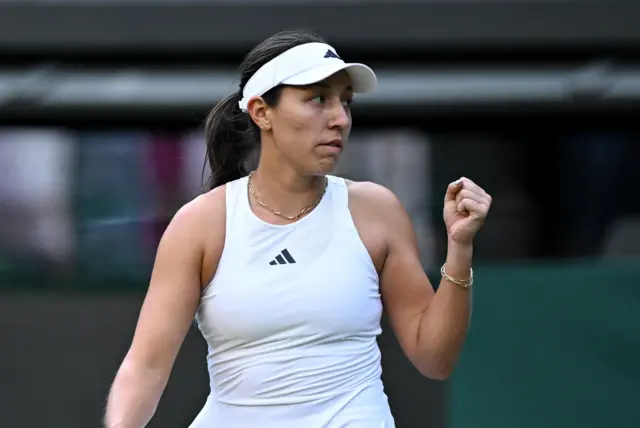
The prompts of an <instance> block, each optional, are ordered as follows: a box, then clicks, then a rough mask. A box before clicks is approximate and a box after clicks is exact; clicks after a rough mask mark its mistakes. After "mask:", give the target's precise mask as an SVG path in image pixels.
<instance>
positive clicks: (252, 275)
mask: <svg viewBox="0 0 640 428" xmlns="http://www.w3.org/2000/svg"><path fill="white" fill-rule="evenodd" d="M247 181H248V179H247V177H244V178H241V179H239V180H236V181H233V182H230V183H228V184H227V186H226V208H227V221H226V239H225V244H224V250H223V252H222V256H221V258H220V262H219V264H218V268H217V271H216V274H215V276H214V278H213V280H212V281H211V283H210V284H209V285H208V286H207V287H206V288H205V289H204V291H203V293H202V299H201V303H200V307H199V308H198V312H197V314H196V321H197V323H198V326H199V328H200V331H201V332H202V335H203V336H204V338H205V340H206V341H207V344H208V349H209V352H208V356H207V361H208V367H209V376H210V385H211V394H210V395H209V398H208V399H207V403H206V404H205V406H204V408H203V409H202V411H201V412H200V414H199V415H198V417H197V418H196V419H195V420H194V422H193V423H192V425H191V428H218V427H224V428H236V427H237V428H251V427H260V428H270V427H273V428H325V427H326V428H329V427H331V428H334V427H335V428H338V427H339V428H392V427H394V420H393V417H392V416H391V412H390V409H389V405H388V401H387V397H386V395H385V393H384V391H383V385H382V381H381V379H380V375H381V366H380V350H379V349H378V345H377V342H376V336H378V335H379V334H380V333H381V328H380V317H381V313H382V303H381V300H380V291H379V285H378V274H377V272H376V269H375V267H374V265H373V262H372V260H371V257H370V256H369V253H368V251H367V249H366V248H365V246H364V244H363V243H362V241H361V240H360V237H359V235H358V232H357V230H356V228H355V226H354V223H353V220H352V218H351V214H350V212H349V207H348V193H347V186H346V184H345V182H344V180H343V179H341V178H338V177H333V176H329V177H328V186H327V190H326V193H325V195H324V197H323V199H322V201H321V202H320V204H319V205H318V206H317V207H316V208H315V209H314V210H313V211H312V212H311V213H310V214H308V215H307V216H306V217H303V218H302V219H300V220H299V221H297V222H295V223H292V224H287V225H272V224H268V223H266V222H264V221H262V220H260V219H259V218H258V217H256V216H255V215H254V213H253V212H252V211H251V208H250V206H249V199H248V192H247Z"/></svg>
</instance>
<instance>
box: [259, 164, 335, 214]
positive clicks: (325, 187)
mask: <svg viewBox="0 0 640 428" xmlns="http://www.w3.org/2000/svg"><path fill="white" fill-rule="evenodd" d="M254 173H255V171H251V173H250V174H249V180H248V187H249V192H251V195H253V197H254V198H255V200H256V202H257V203H258V204H259V205H260V206H262V207H264V208H266V209H268V210H269V211H270V212H271V213H273V214H275V215H277V216H278V217H281V218H284V219H286V220H291V221H293V220H298V219H299V218H300V217H302V216H303V215H305V214H307V213H309V212H310V211H312V210H313V209H314V208H315V207H317V206H318V204H319V203H320V201H321V200H322V198H323V197H324V194H325V192H326V191H327V184H328V180H325V183H324V188H323V189H322V193H321V194H320V196H319V197H318V199H316V200H315V201H313V203H312V204H311V205H307V206H306V207H304V208H302V209H301V210H300V211H299V212H298V214H296V215H293V216H288V215H285V214H283V213H281V212H280V211H276V210H274V209H273V208H271V207H270V206H269V205H267V204H265V203H264V202H263V201H262V199H260V197H259V196H258V195H256V191H255V189H254V188H253V186H252V185H251V178H253V174H254Z"/></svg>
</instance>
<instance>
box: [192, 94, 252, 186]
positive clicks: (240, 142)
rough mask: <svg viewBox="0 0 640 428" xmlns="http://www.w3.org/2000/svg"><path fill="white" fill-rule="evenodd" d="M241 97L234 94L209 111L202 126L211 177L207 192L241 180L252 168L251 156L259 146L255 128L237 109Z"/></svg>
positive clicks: (246, 116)
mask: <svg viewBox="0 0 640 428" xmlns="http://www.w3.org/2000/svg"><path fill="white" fill-rule="evenodd" d="M240 96H241V94H240V93H239V92H236V93H233V94H231V95H229V96H228V97H226V98H225V99H223V100H222V101H220V102H219V103H218V104H217V105H216V106H215V107H214V108H213V110H211V112H210V113H209V115H208V116H207V119H206V121H205V125H204V133H205V139H206V143H207V162H208V163H209V167H210V171H211V176H210V178H209V180H208V182H207V188H208V190H211V189H213V188H215V187H218V186H221V185H223V184H225V183H228V182H230V181H233V180H236V179H238V178H241V177H244V176H245V175H247V174H248V173H249V172H250V171H251V170H252V169H253V165H249V163H253V162H252V161H254V159H253V158H252V157H251V156H250V155H251V154H252V152H253V151H254V150H255V149H257V147H258V146H259V138H258V136H257V132H256V131H255V130H254V129H253V128H254V127H255V125H253V123H252V122H251V119H250V118H249V116H248V115H247V114H246V113H243V112H242V110H240V107H239V106H238V102H239V101H240Z"/></svg>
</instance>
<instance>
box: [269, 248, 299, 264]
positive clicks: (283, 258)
mask: <svg viewBox="0 0 640 428" xmlns="http://www.w3.org/2000/svg"><path fill="white" fill-rule="evenodd" d="M295 262H296V261H295V259H294V258H293V257H292V256H291V253H289V251H288V250H287V249H286V248H285V249H284V250H282V251H280V254H278V255H277V256H276V258H275V259H273V260H271V261H270V262H269V264H270V265H271V266H276V265H286V264H291V263H295Z"/></svg>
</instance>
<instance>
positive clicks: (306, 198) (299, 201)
mask: <svg viewBox="0 0 640 428" xmlns="http://www.w3.org/2000/svg"><path fill="white" fill-rule="evenodd" d="M251 185H252V187H253V189H254V191H255V192H256V194H257V196H258V197H259V198H260V199H261V200H262V201H263V202H264V203H266V204H267V205H268V206H269V207H270V208H272V209H274V210H277V211H280V212H282V213H284V214H286V215H295V214H297V213H298V212H299V211H300V210H301V209H303V208H304V207H307V206H308V205H310V204H312V203H314V202H315V201H316V200H317V199H318V197H319V196H320V195H321V194H322V190H323V188H324V186H325V185H326V177H324V176H313V175H302V174H300V173H299V172H296V171H294V170H293V169H292V168H289V167H279V168H277V169H276V168H273V169H272V168H269V167H268V166H266V165H264V164H262V163H261V164H260V165H259V166H258V168H257V169H256V171H255V172H254V173H253V176H252V178H251Z"/></svg>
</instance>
